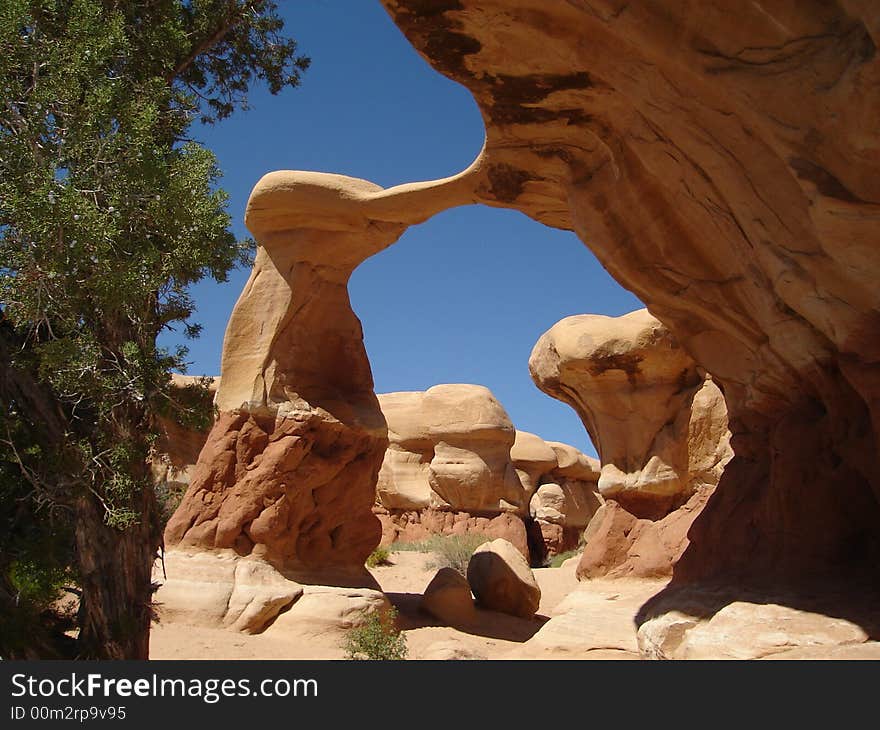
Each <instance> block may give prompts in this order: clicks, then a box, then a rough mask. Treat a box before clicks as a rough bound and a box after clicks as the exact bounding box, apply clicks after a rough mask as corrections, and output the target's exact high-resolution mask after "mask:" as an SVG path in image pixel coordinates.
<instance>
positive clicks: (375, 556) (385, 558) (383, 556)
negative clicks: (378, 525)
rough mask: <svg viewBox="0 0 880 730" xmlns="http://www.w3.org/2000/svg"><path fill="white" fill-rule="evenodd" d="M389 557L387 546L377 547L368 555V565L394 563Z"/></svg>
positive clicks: (375, 565)
mask: <svg viewBox="0 0 880 730" xmlns="http://www.w3.org/2000/svg"><path fill="white" fill-rule="evenodd" d="M389 557H390V556H389V552H388V549H387V548H383V547H377V548H376V549H375V550H373V552H371V553H370V555H369V556H368V557H367V567H368V568H375V567H377V566H379V565H393V563H392V562H391V560H389Z"/></svg>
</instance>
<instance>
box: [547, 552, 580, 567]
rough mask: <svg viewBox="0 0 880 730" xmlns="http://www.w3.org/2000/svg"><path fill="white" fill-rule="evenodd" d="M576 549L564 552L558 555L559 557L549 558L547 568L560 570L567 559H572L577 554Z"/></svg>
mask: <svg viewBox="0 0 880 730" xmlns="http://www.w3.org/2000/svg"><path fill="white" fill-rule="evenodd" d="M578 552H579V551H578V549H575V550H566V551H565V552H564V553H559V555H554V556H553V557H552V558H550V562H549V563H548V565H547V567H549V568H561V567H562V564H563V563H564V562H565V561H566V560H568V559H569V558H573V557H574V556H575V555H577V554H578Z"/></svg>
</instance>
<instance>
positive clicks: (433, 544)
mask: <svg viewBox="0 0 880 730" xmlns="http://www.w3.org/2000/svg"><path fill="white" fill-rule="evenodd" d="M491 539H492V538H491V537H489V536H488V535H482V534H479V533H474V532H468V533H465V534H464V535H432V536H431V537H429V538H427V539H426V540H421V541H419V542H395V543H392V544H391V545H389V546H388V549H389V551H391V552H407V551H411V552H419V553H432V554H433V555H434V558H433V560H431V562H430V563H428V565H427V567H428V568H437V569H439V568H452V569H453V570H457V571H458V572H459V573H461V574H462V575H465V576H466V575H467V566H468V562H470V559H471V555H473V554H474V550H476V549H477V548H478V547H480V545H482V544H483V543H486V542H489V541H490V540H491Z"/></svg>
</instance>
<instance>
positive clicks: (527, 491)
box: [375, 384, 599, 563]
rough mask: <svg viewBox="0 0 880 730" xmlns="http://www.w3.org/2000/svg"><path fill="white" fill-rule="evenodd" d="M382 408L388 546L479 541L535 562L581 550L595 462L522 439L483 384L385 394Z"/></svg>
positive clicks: (594, 503)
mask: <svg viewBox="0 0 880 730" xmlns="http://www.w3.org/2000/svg"><path fill="white" fill-rule="evenodd" d="M379 403H380V406H381V408H382V413H383V414H384V416H385V419H386V422H387V424H388V437H389V445H388V450H387V451H386V453H385V459H384V462H383V464H382V468H381V470H380V471H379V478H378V483H377V490H376V496H377V505H376V508H375V512H376V514H377V516H378V517H379V519H380V521H381V522H382V526H383V538H382V541H383V543H385V544H388V543H392V542H397V541H401V542H416V541H420V540H423V539H425V538H426V537H429V536H430V535H435V534H452V535H456V534H458V535H461V534H468V533H478V534H482V535H487V536H489V537H491V538H504V539H506V540H508V541H509V542H511V543H513V544H514V545H515V546H516V547H517V548H518V549H519V550H520V552H521V553H523V555H525V556H530V557H531V559H532V561H533V562H535V563H540V562H542V561H543V560H545V559H546V557H547V556H548V554H549V555H552V554H555V553H557V552H562V551H564V550H567V549H569V548H570V547H574V546H576V545H577V543H578V539H579V536H580V533H581V532H582V531H583V528H584V527H586V525H587V523H588V522H589V520H590V518H591V517H592V515H593V512H595V511H596V509H597V508H598V506H599V502H598V498H597V496H596V480H597V479H598V476H599V472H598V463H597V462H596V461H595V460H594V459H591V458H590V457H587V456H585V455H584V454H582V453H581V452H580V451H578V450H577V449H575V448H574V447H572V446H569V445H567V444H562V443H556V442H546V441H544V440H543V439H541V438H540V437H538V436H536V435H534V434H530V433H527V432H524V431H516V430H515V429H514V427H513V424H512V423H511V421H510V418H509V416H508V414H507V412H506V411H505V410H504V408H503V406H502V405H501V404H500V403H499V402H498V400H497V399H496V398H495V396H494V395H492V392H491V391H490V390H489V389H488V388H485V387H483V386H480V385H468V384H446V385H436V386H434V387H432V388H429V389H428V390H426V391H424V392H402V393H386V394H382V395H380V396H379ZM536 490H537V491H536ZM542 490H543V491H542ZM557 492H559V498H558V499H557V498H556V493H557ZM527 531H528V533H529V534H528V535H527Z"/></svg>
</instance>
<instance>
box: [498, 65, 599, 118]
mask: <svg viewBox="0 0 880 730" xmlns="http://www.w3.org/2000/svg"><path fill="white" fill-rule="evenodd" d="M488 83H489V93H490V95H491V97H492V103H491V105H490V106H489V108H488V109H487V112H488V115H489V117H491V119H492V121H493V122H495V123H496V124H535V123H541V122H548V121H553V120H556V119H565V120H566V121H567V122H568V123H569V124H581V123H584V122H587V121H589V119H590V117H589V116H588V115H587V114H586V113H585V112H584V111H583V109H579V108H573V109H544V108H542V107H535V106H530V105H532V104H537V103H538V102H541V101H543V100H544V99H546V98H547V97H548V96H549V95H550V94H552V93H554V92H557V91H569V90H572V89H576V90H583V89H590V88H594V87H595V86H597V84H596V83H595V82H594V81H593V79H592V78H591V77H590V75H589V74H588V73H586V72H583V71H579V72H575V73H570V74H529V75H526V76H507V75H503V74H502V75H498V76H491V77H489V82H488Z"/></svg>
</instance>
